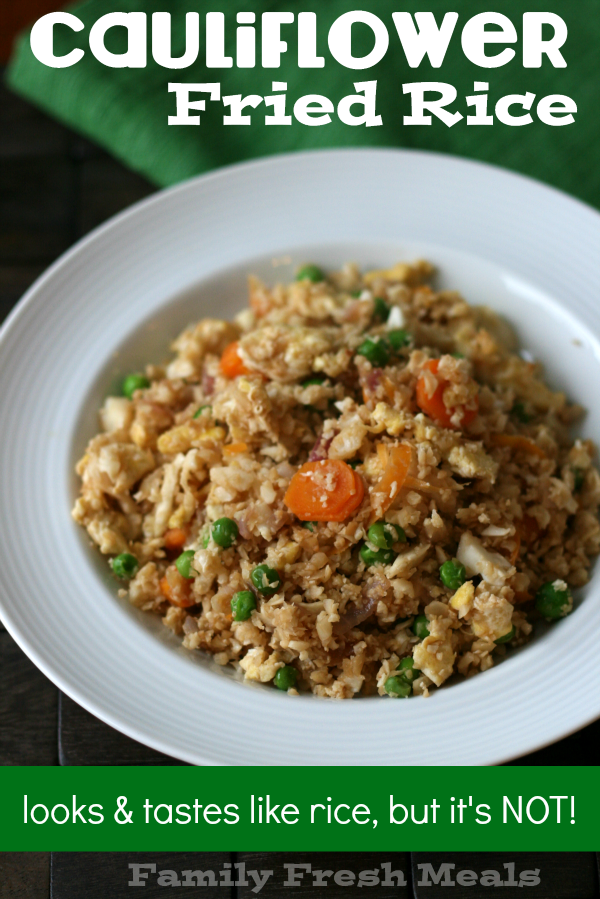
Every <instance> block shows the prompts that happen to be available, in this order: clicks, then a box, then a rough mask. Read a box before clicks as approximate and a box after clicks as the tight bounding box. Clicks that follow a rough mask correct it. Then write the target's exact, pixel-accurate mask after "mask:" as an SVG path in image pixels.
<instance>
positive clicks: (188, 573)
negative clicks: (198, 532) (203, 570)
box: [175, 549, 196, 580]
mask: <svg viewBox="0 0 600 899" xmlns="http://www.w3.org/2000/svg"><path fill="white" fill-rule="evenodd" d="M193 560H194V550H193V549H186V550H185V552H182V553H181V555H180V556H178V557H177V559H175V567H176V568H177V571H178V572H179V574H180V575H181V577H185V578H187V579H188V580H191V579H192V578H193V577H195V575H196V572H195V571H194V569H193V568H192V567H191V566H192V562H193Z"/></svg>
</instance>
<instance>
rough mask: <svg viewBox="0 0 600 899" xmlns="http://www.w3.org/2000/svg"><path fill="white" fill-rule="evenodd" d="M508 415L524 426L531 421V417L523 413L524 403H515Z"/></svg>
mask: <svg viewBox="0 0 600 899" xmlns="http://www.w3.org/2000/svg"><path fill="white" fill-rule="evenodd" d="M510 414H511V415H512V416H513V418H516V419H517V421H520V422H521V423H522V424H524V425H526V424H527V422H528V421H531V415H529V414H528V413H527V412H526V411H525V404H524V403H515V404H514V406H513V407H512V409H511V410H510Z"/></svg>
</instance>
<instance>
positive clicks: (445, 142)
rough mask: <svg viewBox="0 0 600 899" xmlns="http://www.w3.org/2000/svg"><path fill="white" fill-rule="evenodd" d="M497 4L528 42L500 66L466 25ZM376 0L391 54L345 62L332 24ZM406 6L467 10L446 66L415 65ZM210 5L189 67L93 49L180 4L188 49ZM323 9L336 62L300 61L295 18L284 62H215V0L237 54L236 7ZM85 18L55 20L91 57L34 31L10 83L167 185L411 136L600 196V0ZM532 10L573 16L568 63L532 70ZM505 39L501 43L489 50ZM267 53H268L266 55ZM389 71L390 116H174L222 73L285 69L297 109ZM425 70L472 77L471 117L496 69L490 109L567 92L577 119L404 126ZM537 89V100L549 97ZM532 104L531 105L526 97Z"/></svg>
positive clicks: (65, 40) (163, 2) (95, 0)
mask: <svg viewBox="0 0 600 899" xmlns="http://www.w3.org/2000/svg"><path fill="white" fill-rule="evenodd" d="M490 8H493V9H496V10H497V11H501V12H503V13H505V14H506V15H508V16H509V17H510V18H511V19H512V21H513V22H514V24H515V26H516V27H517V30H518V33H519V43H518V44H517V45H515V49H516V51H517V55H516V58H515V59H514V60H513V61H512V62H511V63H509V64H508V65H506V66H504V67H502V68H497V69H482V68H479V67H477V66H475V65H474V64H472V63H471V62H469V61H468V60H467V58H466V57H465V56H464V54H463V52H462V49H461V43H460V33H461V31H462V27H463V26H464V24H465V22H466V21H467V19H468V18H470V17H471V16H473V15H475V14H477V13H479V12H482V11H487V10H489V9H490ZM353 9H363V10H368V11H370V12H372V13H375V14H376V15H377V16H379V18H380V19H382V20H383V21H384V22H385V24H386V26H387V28H388V31H389V34H390V46H389V50H388V52H387V54H386V56H385V57H384V59H383V60H382V61H381V62H380V63H379V64H378V65H376V66H375V67H373V68H372V69H367V70H363V71H360V70H359V71H355V70H351V69H346V68H344V67H343V66H341V65H340V64H339V63H337V62H336V61H335V60H334V59H333V57H332V56H331V54H330V53H329V50H328V46H327V35H328V32H329V27H330V25H331V23H332V22H333V21H334V20H335V19H336V18H337V17H338V16H340V15H342V14H343V13H345V12H348V11H349V10H353ZM399 9H402V10H406V11H410V12H413V13H414V12H418V11H420V10H423V9H427V10H431V11H432V12H434V13H435V15H436V19H437V21H438V23H439V22H441V19H442V17H443V15H444V13H445V12H448V11H452V10H456V11H457V12H459V15H460V18H459V21H458V25H457V27H456V30H455V33H454V36H453V38H452V41H451V44H450V48H449V50H448V53H447V55H446V58H445V61H444V64H443V66H442V67H441V68H438V69H434V68H432V67H431V66H430V64H429V62H428V60H427V59H426V60H425V61H424V62H423V63H422V64H421V65H420V66H419V68H416V69H412V68H410V67H409V65H408V63H407V61H406V57H405V55H404V52H403V50H402V47H401V44H400V41H399V39H398V36H397V34H396V29H395V27H394V24H393V21H392V12H395V11H397V10H399ZM194 10H195V11H197V12H199V13H200V23H201V38H200V55H199V59H198V61H197V62H196V63H195V64H194V65H193V66H191V67H190V68H188V69H181V70H169V69H164V68H161V67H160V66H159V65H157V64H156V63H155V62H154V61H153V59H152V56H151V54H150V53H149V61H148V66H147V68H145V69H111V68H107V67H105V66H104V65H102V64H100V63H99V62H98V61H97V60H96V59H95V58H94V57H93V55H92V54H91V52H90V50H89V46H88V43H87V35H88V33H89V29H90V27H91V26H92V25H93V23H94V22H95V21H96V20H97V19H98V18H99V17H100V16H102V15H104V14H105V13H107V12H111V11H121V12H135V11H138V12H140V11H141V12H145V13H147V15H148V19H149V20H150V16H151V14H152V13H153V12H163V11H168V12H170V13H171V15H172V23H173V51H172V52H173V55H179V54H181V53H183V50H184V46H185V35H184V21H185V13H186V12H189V11H194ZM275 10H281V11H290V10H291V11H294V12H295V13H299V12H303V11H313V12H316V13H317V15H318V23H319V26H318V52H319V53H320V54H321V55H322V56H324V57H325V60H326V64H325V67H324V68H322V69H299V68H298V66H297V45H296V26H295V25H294V26H283V29H282V37H283V38H284V39H285V40H287V41H288V52H287V53H286V54H284V55H283V57H282V65H281V67H280V68H279V69H262V67H261V66H260V65H258V66H257V67H256V68H254V69H237V68H235V67H233V68H231V69H206V68H205V66H204V63H203V57H204V17H205V14H206V12H209V11H210V12H216V11H221V12H224V13H225V16H226V53H227V54H229V55H231V56H234V58H235V29H236V13H237V12H242V11H252V12H255V13H256V14H257V22H259V21H260V14H261V13H262V12H264V11H275ZM69 11H71V12H73V13H75V14H76V15H77V16H79V18H80V19H81V20H82V22H83V23H84V25H85V31H83V32H80V33H79V34H75V33H74V32H72V31H71V30H70V29H68V28H65V27H57V28H55V47H56V52H57V53H58V54H62V53H68V52H69V51H70V50H71V49H72V48H73V47H78V46H79V47H82V48H83V49H85V50H86V54H85V56H84V58H83V59H82V60H81V61H80V62H79V63H77V64H76V65H75V66H72V67H71V68H66V69H51V68H48V67H46V66H44V65H42V64H41V63H40V62H38V61H37V60H36V59H35V57H34V56H33V54H32V53H31V50H30V47H29V35H24V36H23V37H22V38H21V40H20V41H19V43H18V45H17V48H16V50H15V54H14V58H13V60H12V62H11V65H10V67H9V69H8V73H7V80H8V83H9V85H10V86H11V87H12V88H13V89H14V90H15V91H17V92H18V93H20V94H22V95H23V96H24V97H26V98H27V99H29V100H31V101H32V102H34V103H36V104H37V105H38V106H40V107H41V108H42V109H44V110H46V111H47V112H49V113H50V114H52V115H54V116H56V118H58V119H60V120H61V121H63V122H64V123H66V124H67V125H69V126H70V127H72V128H74V129H76V130H78V131H80V132H81V133H83V134H85V135H87V136H88V137H90V138H91V139H92V140H94V141H95V142H96V143H98V144H100V145H101V146H103V147H105V148H106V149H107V150H108V151H110V152H111V153H113V154H114V155H115V156H116V157H118V158H119V159H121V160H122V161H123V162H125V163H126V164H127V165H129V166H130V167H131V168H133V169H135V170H136V171H138V172H140V173H142V174H143V175H146V176H147V177H148V178H150V179H151V180H152V181H154V182H155V183H156V184H158V185H168V184H173V183H175V182H178V181H181V180H182V179H184V178H188V177H190V176H192V175H195V174H198V173H200V172H204V171H207V170H208V169H211V168H214V167H216V166H221V165H225V164H227V163H232V162H237V161H240V160H244V159H250V158H255V157H259V156H265V155H268V154H271V153H281V152H286V151H291V150H305V149H312V148H316V147H346V146H388V147H411V148H422V149H427V150H437V151H442V152H446V153H453V154H458V155H460V156H466V157H470V158H473V159H480V160H484V161H487V162H491V163H495V164H499V165H502V166H505V167H508V168H511V169H514V170H516V171H520V172H523V173H525V174H528V175H533V176H534V177H537V178H540V179H542V180H544V181H546V182H548V183H549V184H553V185H555V186H556V187H560V188H562V189H563V190H566V191H568V192H569V193H571V194H575V195H576V196H578V197H580V198H582V199H583V200H586V201H587V202H589V203H592V204H594V205H596V206H598V207H600V165H599V164H598V145H599V139H600V116H599V115H598V106H599V99H600V88H599V65H598V58H599V57H598V47H599V46H600V16H599V15H598V0H577V2H576V3H574V2H573V0H527V2H525V3H524V2H523V0H502V2H501V3H496V4H491V5H490V4H485V3H482V2H481V0H460V2H456V3H454V4H452V3H449V2H448V0H427V2H426V3H422V2H418V3H414V2H402V3H399V2H398V0H361V2H360V3H356V2H354V0H328V2H327V3H324V2H322V0H320V2H315V0H305V2H301V3H299V2H289V0H262V2H252V3H249V2H247V0H237V2H231V0H230V2H227V3H225V2H215V3H211V4H210V5H208V4H206V5H205V4H201V3H199V2H194V0H120V2H115V0H84V2H81V3H77V4H75V5H73V6H71V7H69ZM524 11H531V12H535V11H551V12H555V13H557V14H558V15H560V16H562V17H563V19H564V20H565V22H566V23H567V25H568V29H569V38H568V41H567V43H566V44H565V46H564V47H563V51H562V52H563V54H564V56H565V58H566V60H567V64H568V65H567V68H562V69H555V68H554V67H553V66H552V65H551V64H550V63H549V61H548V60H547V59H546V60H545V61H544V64H543V66H542V67H541V68H540V69H524V68H523V66H522V62H521V50H522V41H521V32H522V25H521V23H522V14H523V12H524ZM354 36H355V41H356V43H355V45H354V47H355V51H354V52H355V53H356V55H359V53H367V52H369V50H370V49H371V47H372V43H373V38H372V35H371V33H370V32H369V30H368V29H367V28H366V27H364V26H360V25H358V26H354ZM123 39H124V29H112V30H111V32H109V33H108V35H107V46H108V48H109V49H110V50H112V51H113V52H122V51H123V50H124V46H123ZM498 49H500V48H494V47H490V48H489V52H492V53H493V52H496V50H498ZM259 59H260V55H259ZM374 79H376V80H377V84H378V90H377V112H378V113H380V114H381V115H382V117H383V125H382V126H381V127H371V128H365V127H364V126H360V127H351V126H348V125H345V124H343V123H341V122H340V121H339V119H338V118H337V116H334V117H333V122H332V123H331V124H329V125H325V126H322V127H308V126H305V125H301V124H299V123H298V122H296V121H294V122H293V124H292V125H291V126H266V125H265V124H264V117H265V113H266V112H269V113H271V112H272V110H265V107H264V105H263V104H261V106H259V107H258V108H257V109H256V110H254V111H252V110H250V112H252V124H251V125H250V126H224V125H223V122H222V119H223V114H224V112H225V110H224V108H223V106H222V105H221V104H220V103H210V102H207V112H206V113H203V114H202V124H201V125H200V126H199V127H192V126H173V125H172V126H169V125H168V124H167V117H168V116H169V115H174V113H175V96H174V94H173V93H169V92H168V90H167V84H168V82H170V81H183V82H205V81H220V82H221V86H222V91H221V93H222V95H226V94H237V93H242V94H244V95H246V94H250V93H253V94H259V95H261V96H265V95H268V94H270V93H271V92H272V91H271V83H272V81H284V82H287V85H288V90H287V95H288V112H290V111H291V108H292V107H293V104H294V102H295V101H296V100H297V99H298V97H301V96H303V95H304V94H307V93H318V94H324V95H325V96H327V97H329V98H330V99H331V100H332V101H333V102H334V103H335V104H336V106H337V103H338V102H339V100H340V99H341V98H342V97H344V96H346V95H348V94H353V93H355V91H354V87H353V84H354V82H355V81H366V80H374ZM413 81H445V82H448V83H450V84H453V85H454V86H455V87H456V88H457V90H458V101H457V104H455V108H457V109H458V110H459V111H461V112H462V113H463V115H465V116H466V114H467V113H469V114H472V110H467V109H466V106H465V102H464V98H465V96H468V95H470V94H472V93H473V83H474V82H475V81H485V82H489V85H490V108H491V109H492V110H493V108H494V106H495V103H496V102H497V100H498V99H499V98H500V97H502V96H504V95H506V94H510V93H519V94H522V93H525V92H526V91H530V92H533V93H535V94H537V98H538V99H539V98H541V97H543V96H545V95H547V94H566V95H567V96H569V97H572V98H573V99H574V100H575V102H576V103H577V105H578V113H577V115H576V121H575V123H574V124H572V125H568V126H564V127H559V128H554V127H549V126H547V125H544V124H542V123H541V122H539V121H538V120H537V119H536V120H535V121H534V123H533V124H531V125H528V126H524V127H519V128H514V127H509V126H507V125H503V124H501V123H499V122H496V123H495V124H494V125H493V126H491V127H490V126H472V125H471V126H468V125H467V123H466V118H464V119H463V120H462V121H460V122H459V123H458V124H456V125H454V127H452V128H448V127H446V126H445V125H444V124H442V122H440V121H439V120H437V119H435V118H434V120H433V124H432V125H431V126H425V125H421V126H409V125H404V124H403V121H402V118H403V115H406V114H408V113H409V111H410V109H409V107H410V100H409V97H408V96H405V95H404V94H403V92H402V84H403V83H405V82H413ZM536 102H537V101H536ZM517 112H518V110H517Z"/></svg>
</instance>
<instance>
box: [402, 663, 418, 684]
mask: <svg viewBox="0 0 600 899" xmlns="http://www.w3.org/2000/svg"><path fill="white" fill-rule="evenodd" d="M398 671H401V672H402V675H401V677H403V678H404V679H405V680H406V681H407V683H409V684H412V682H413V681H414V680H415V678H417V677H419V676H420V674H421V672H420V670H419V669H418V668H415V661H414V659H413V657H412V656H406V658H405V659H402V660H401V662H400V664H399V665H398Z"/></svg>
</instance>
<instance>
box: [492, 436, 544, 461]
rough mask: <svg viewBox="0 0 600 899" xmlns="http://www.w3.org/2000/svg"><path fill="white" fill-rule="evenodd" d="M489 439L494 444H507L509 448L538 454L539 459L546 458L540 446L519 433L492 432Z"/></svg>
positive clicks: (533, 454)
mask: <svg viewBox="0 0 600 899" xmlns="http://www.w3.org/2000/svg"><path fill="white" fill-rule="evenodd" d="M491 440H492V443H493V444H495V446H509V447H511V449H514V450H517V451H521V452H524V453H529V454H530V455H532V456H538V458H540V459H547V458H548V456H547V455H546V453H545V452H544V450H543V449H542V448H541V446H538V445H537V443H534V441H533V440H530V439H529V437H523V436H522V435H521V434H492V437H491Z"/></svg>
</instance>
